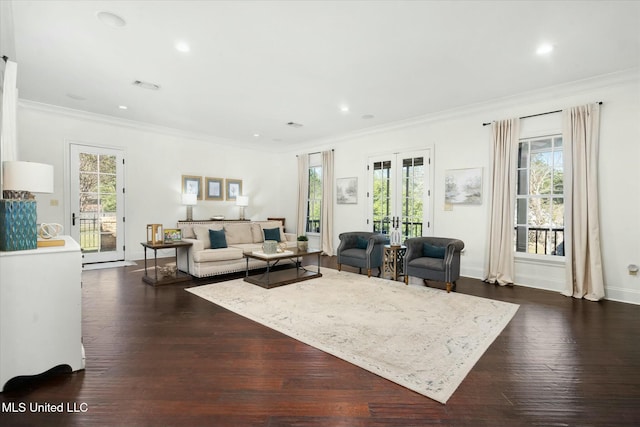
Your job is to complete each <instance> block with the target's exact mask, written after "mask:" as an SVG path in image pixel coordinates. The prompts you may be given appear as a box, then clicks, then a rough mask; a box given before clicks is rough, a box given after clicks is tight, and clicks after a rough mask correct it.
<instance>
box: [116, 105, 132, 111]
mask: <svg viewBox="0 0 640 427" xmlns="http://www.w3.org/2000/svg"><path fill="white" fill-rule="evenodd" d="M118 108H119V109H121V110H126V109H127V108H129V107H127V106H126V105H118Z"/></svg>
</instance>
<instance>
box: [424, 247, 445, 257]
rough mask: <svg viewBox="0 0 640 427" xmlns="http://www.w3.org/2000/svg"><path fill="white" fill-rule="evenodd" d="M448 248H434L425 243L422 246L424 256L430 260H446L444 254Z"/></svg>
mask: <svg viewBox="0 0 640 427" xmlns="http://www.w3.org/2000/svg"><path fill="white" fill-rule="evenodd" d="M446 250H447V248H443V247H442V246H433V245H430V244H429V243H424V244H423V245H422V255H423V256H426V257H429V258H441V259H444V254H445V252H446Z"/></svg>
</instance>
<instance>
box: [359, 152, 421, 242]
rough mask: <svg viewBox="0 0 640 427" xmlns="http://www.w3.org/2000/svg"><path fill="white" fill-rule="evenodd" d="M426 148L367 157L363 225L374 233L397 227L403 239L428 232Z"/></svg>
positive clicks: (385, 232)
mask: <svg viewBox="0 0 640 427" xmlns="http://www.w3.org/2000/svg"><path fill="white" fill-rule="evenodd" d="M430 162H431V160H430V150H419V151H412V152H404V153H392V154H387V155H382V156H376V157H370V158H369V164H368V167H367V169H368V171H369V193H368V195H369V198H368V200H369V212H370V216H369V219H367V224H369V226H370V227H371V229H372V230H373V231H374V232H376V233H383V234H389V233H390V232H391V230H392V229H393V228H394V227H397V228H398V230H399V231H400V233H401V234H402V236H403V239H402V240H404V239H407V238H409V237H418V236H428V235H430V234H431V221H430V218H429V216H430V212H431V207H430V196H431V189H430V180H429V177H430V175H431V173H430V169H429V168H430Z"/></svg>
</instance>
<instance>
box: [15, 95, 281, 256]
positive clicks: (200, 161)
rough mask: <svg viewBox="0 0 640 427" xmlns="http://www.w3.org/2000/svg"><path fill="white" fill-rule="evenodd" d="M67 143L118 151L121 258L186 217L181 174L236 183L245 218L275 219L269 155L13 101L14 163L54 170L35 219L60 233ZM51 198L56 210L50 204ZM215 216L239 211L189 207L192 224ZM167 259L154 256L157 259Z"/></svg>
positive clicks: (228, 205)
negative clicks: (122, 197) (122, 192)
mask: <svg viewBox="0 0 640 427" xmlns="http://www.w3.org/2000/svg"><path fill="white" fill-rule="evenodd" d="M71 142H75V143H84V144H87V145H97V146H103V147H115V148H121V149H123V150H124V151H125V156H126V166H125V188H126V202H125V203H126V223H125V244H126V248H127V249H126V253H125V257H126V259H128V260H134V259H142V258H143V257H144V253H143V249H142V246H141V245H140V242H142V241H143V240H145V239H146V225H147V224H151V223H159V224H164V225H165V227H174V226H175V225H176V221H178V220H181V219H185V218H186V207H185V206H183V205H182V204H181V198H180V192H181V176H182V175H196V176H210V177H218V178H233V179H242V180H243V193H244V194H245V195H247V196H249V198H250V199H249V203H250V206H249V207H247V208H246V216H247V218H251V219H266V218H267V217H269V216H276V217H279V216H282V213H281V210H280V206H281V204H280V203H279V200H280V197H281V194H282V193H281V191H280V190H279V189H278V183H279V176H278V174H277V171H278V169H279V167H278V165H279V163H278V162H279V157H278V156H276V155H274V154H271V153H268V152H265V153H260V155H259V156H257V155H256V153H255V151H252V150H247V149H243V148H236V147H232V146H230V145H229V144H228V143H227V142H226V141H222V142H221V141H218V140H216V139H215V138H212V139H211V140H209V141H203V140H197V139H193V138H188V137H184V136H179V135H170V134H168V133H164V134H163V133H162V132H161V131H156V130H152V129H151V128H149V127H144V126H142V125H138V126H132V125H130V124H129V123H124V122H120V121H116V120H110V119H105V118H103V117H99V116H92V115H88V114H84V113H83V114H77V113H75V112H70V111H68V110H62V109H57V108H55V107H49V106H40V105H35V104H32V103H26V102H21V103H20V106H19V111H18V147H19V148H18V150H19V153H18V154H19V158H20V159H21V160H28V161H36V162H43V163H48V164H52V165H53V166H54V176H55V178H54V179H55V192H54V194H39V195H37V200H38V222H57V223H61V224H64V226H65V229H66V230H68V227H69V209H68V205H69V200H68V194H69V192H68V187H69V183H68V177H67V176H65V173H66V172H65V171H66V169H65V168H66V167H67V165H68V159H67V156H68V151H67V150H68V144H69V143H71ZM55 200H57V201H58V202H59V203H58V206H52V205H51V202H52V201H55ZM54 203H55V202H54ZM216 214H222V215H225V216H226V217H227V218H238V215H239V210H238V208H237V207H236V206H235V204H234V203H233V202H224V201H199V202H198V205H197V206H194V209H193V217H194V219H209V218H210V217H211V216H213V215H216ZM171 254H172V252H171V251H169V253H160V252H159V256H164V255H171Z"/></svg>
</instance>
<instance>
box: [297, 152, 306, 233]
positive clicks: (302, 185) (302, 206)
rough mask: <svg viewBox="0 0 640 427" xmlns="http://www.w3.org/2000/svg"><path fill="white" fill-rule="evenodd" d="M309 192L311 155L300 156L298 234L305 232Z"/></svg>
mask: <svg viewBox="0 0 640 427" xmlns="http://www.w3.org/2000/svg"><path fill="white" fill-rule="evenodd" d="M308 192H309V155H308V154H300V155H299V156H298V223H297V224H296V226H297V232H298V236H302V235H304V234H305V230H306V229H307V227H306V222H307V198H308Z"/></svg>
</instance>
